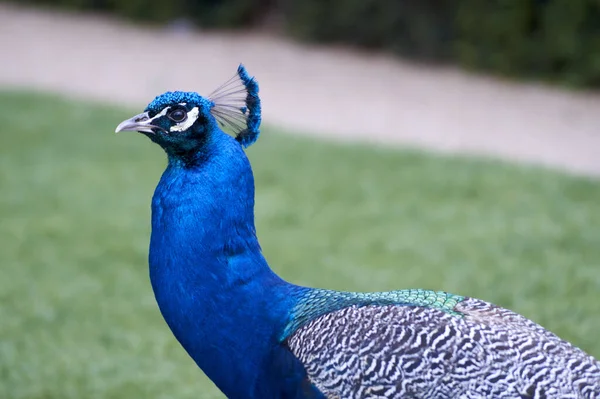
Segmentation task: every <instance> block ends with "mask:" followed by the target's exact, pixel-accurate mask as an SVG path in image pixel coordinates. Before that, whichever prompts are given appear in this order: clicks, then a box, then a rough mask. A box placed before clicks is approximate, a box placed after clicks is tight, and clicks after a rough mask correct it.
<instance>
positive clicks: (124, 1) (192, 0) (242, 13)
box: [13, 0, 270, 27]
mask: <svg viewBox="0 0 600 399" xmlns="http://www.w3.org/2000/svg"><path fill="white" fill-rule="evenodd" d="M13 1H15V2H17V3H20V4H23V3H25V4H41V5H45V6H53V7H61V8H67V9H75V10H82V11H89V10H92V11H104V12H110V13H113V14H115V15H118V16H122V17H125V18H129V19H132V20H137V21H145V22H168V21H171V20H173V19H176V18H187V19H189V20H191V21H193V22H195V23H196V24H198V25H200V26H203V27H240V26H247V25H250V24H252V23H253V22H254V21H255V20H256V19H258V18H260V16H261V15H262V13H263V11H264V8H265V5H266V4H268V3H269V2H270V0H20V1H19V0H13Z"/></svg>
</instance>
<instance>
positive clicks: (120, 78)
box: [0, 5, 600, 176]
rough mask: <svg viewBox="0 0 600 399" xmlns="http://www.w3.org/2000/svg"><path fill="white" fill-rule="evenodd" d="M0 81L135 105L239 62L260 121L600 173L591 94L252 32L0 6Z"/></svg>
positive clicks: (598, 98)
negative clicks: (260, 105)
mask: <svg viewBox="0 0 600 399" xmlns="http://www.w3.org/2000/svg"><path fill="white" fill-rule="evenodd" d="M0 54H3V57H2V59H3V62H0V85H2V86H19V87H23V86H25V87H33V88H41V89H49V90H55V91H60V92H63V93H69V94H74V95H78V96H85V97H91V98H96V99H102V100H109V101H113V102H123V103H127V104H129V105H132V106H134V107H138V108H139V107H141V106H143V105H145V104H146V103H148V102H149V101H150V100H151V99H152V98H153V97H154V96H155V95H156V94H158V93H160V92H162V91H166V90H175V89H183V90H194V91H198V92H200V93H208V92H210V91H212V89H213V88H215V87H216V86H217V85H218V84H219V83H220V82H221V81H223V80H225V79H227V78H229V77H230V76H232V75H233V73H234V72H235V68H236V67H237V65H238V63H239V62H244V64H246V66H247V67H248V69H249V71H250V73H252V74H254V75H255V76H256V77H257V78H258V80H259V82H260V84H261V93H262V97H263V101H264V116H265V120H266V121H267V122H268V123H269V124H271V125H278V126H281V127H284V128H286V129H291V130H293V131H297V132H307V133H311V132H312V133H311V134H316V135H328V136H330V137H335V138H340V139H360V140H368V141H373V142H379V143H390V144H409V145H416V146H422V147H426V148H430V149H434V150H440V151H451V152H467V153H477V154H487V155H493V156H499V157H503V158H509V159H512V160H519V161H525V162H534V163H541V164H545V165H549V166H553V167H558V168H564V169H567V170H570V171H572V172H577V173H584V174H591V175H596V176H600V95H589V94H574V93H568V92H562V91H559V90H555V89H550V88H544V87H538V86H529V85H516V84H507V83H504V82H499V81H496V80H493V79H489V78H481V77H475V76H469V75H466V74H464V73H461V72H458V71H455V70H449V69H435V68H425V67H418V66H414V65H409V64H406V63H402V62H399V61H397V60H395V59H392V58H391V57H387V56H373V55H368V54H359V53H357V52H352V51H347V50H340V49H333V50H332V49H329V48H327V49H325V48H318V47H312V46H305V45H300V44H294V43H291V42H289V41H285V40H281V39H275V38H271V37H265V36H263V35H260V34H224V33H218V34H217V33H202V32H200V33H198V32H196V33H182V32H175V31H172V30H170V31H166V30H161V29H149V28H147V29H144V28H139V27H134V26H131V25H127V24H125V23H122V22H118V21H114V20H111V19H107V18H102V17H94V16H85V17H82V16H73V15H68V14H62V13H52V12H42V11H36V10H27V9H22V8H15V7H13V6H7V5H0Z"/></svg>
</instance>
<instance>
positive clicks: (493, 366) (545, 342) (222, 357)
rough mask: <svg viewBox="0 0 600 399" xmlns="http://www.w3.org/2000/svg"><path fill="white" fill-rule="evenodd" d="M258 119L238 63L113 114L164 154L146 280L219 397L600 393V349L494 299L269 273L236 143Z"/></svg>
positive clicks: (249, 82)
mask: <svg viewBox="0 0 600 399" xmlns="http://www.w3.org/2000/svg"><path fill="white" fill-rule="evenodd" d="M260 122H261V108H260V99H259V97H258V84H257V82H256V80H255V79H254V78H252V77H250V76H249V75H248V73H247V72H246V70H245V68H244V67H243V66H241V65H240V67H239V68H238V73H237V75H236V77H235V78H234V79H232V80H230V81H228V82H226V83H225V84H224V85H223V86H221V87H220V88H219V89H217V90H216V91H215V92H214V93H213V94H211V95H210V96H208V97H207V98H205V97H202V96H200V95H198V94H197V93H189V92H168V93H165V94H163V95H160V96H158V97H156V98H155V99H154V100H153V101H152V102H151V103H150V104H149V105H148V107H147V108H146V110H145V111H144V112H143V113H141V114H139V115H136V116H134V117H133V118H131V119H129V120H126V121H124V122H122V123H121V124H120V125H119V126H118V127H117V131H121V130H133V131H138V132H141V133H143V134H145V135H146V136H148V137H149V138H150V139H151V140H152V141H154V142H155V143H157V144H159V145H160V146H161V147H162V148H163V149H164V150H165V152H166V153H167V155H168V159H169V163H168V166H167V168H166V170H165V171H164V173H163V175H162V177H161V179H160V182H159V184H158V186H157V187H156V190H155V192H154V196H153V199H152V234H151V238H150V253H149V265H150V280H151V284H152V288H153V290H154V294H155V296H156V301H157V303H158V306H159V308H160V311H161V313H162V315H163V317H164V319H165V321H166V322H167V324H168V325H169V327H170V328H171V330H172V332H173V334H174V335H175V337H176V338H177V340H178V341H179V342H180V343H181V345H182V346H183V347H184V348H185V350H186V351H187V352H188V354H189V355H190V356H191V357H192V358H193V359H194V361H195V362H196V363H197V364H198V366H199V367H200V368H201V369H202V370H203V371H204V372H205V373H206V374H207V376H208V377H209V378H210V379H211V380H212V381H213V382H214V383H215V384H216V385H217V386H218V387H219V389H221V390H222V391H223V392H224V393H225V395H227V397H229V398H246V399H248V398H249V399H254V398H256V399H269V398H290V399H300V398H315V399H317V398H319V399H324V398H372V397H373V398H374V397H378V398H434V399H435V398H440V399H441V398H448V397H469V398H475V397H498V398H525V397H531V398H534V397H540V398H541V397H559V396H560V395H562V396H565V395H567V394H568V395H571V394H577V395H580V396H577V397H583V398H596V397H600V364H599V363H598V362H596V361H595V360H594V359H592V358H591V357H589V356H588V355H586V354H584V353H583V352H581V351H580V350H579V349H577V348H574V347H573V346H571V345H570V344H568V343H565V342H564V341H561V340H560V339H558V338H557V337H556V336H554V335H553V334H551V333H549V332H547V331H546V330H544V329H543V328H541V327H539V326H537V325H536V324H535V323H533V322H530V321H529V320H526V319H525V318H523V317H521V316H519V315H516V314H514V313H512V312H510V311H507V310H504V309H501V308H498V307H496V306H494V305H491V304H487V303H485V302H482V301H477V300H474V299H471V298H464V297H461V296H456V295H452V294H448V293H445V292H433V291H427V290H400V291H393V292H387V293H351V292H335V291H328V290H317V289H311V288H306V287H300V286H296V285H293V284H290V283H288V282H286V281H284V280H282V279H281V278H280V277H279V276H277V275H276V274H275V273H274V272H273V271H272V270H271V269H270V268H269V266H268V264H267V261H266V260H265V258H264V257H263V255H262V252H261V248H260V245H259V242H258V239H257V237H256V231H255V225H254V177H253V174H252V169H251V166H250V163H249V161H248V159H247V157H246V155H245V153H244V150H243V148H244V147H247V146H248V145H251V144H252V143H254V142H255V141H256V139H257V138H258V135H259V126H260ZM219 126H221V127H222V128H224V129H228V130H231V131H232V132H233V133H234V135H235V137H232V136H229V135H228V134H226V133H225V132H224V131H223V130H221V128H220V127H219ZM506 342H509V343H510V344H509V345H507V344H506ZM536 348H545V349H543V350H544V351H546V352H545V354H544V355H543V356H541V358H540V356H538V355H534V354H536V353H538V352H536V351H539V349H536ZM530 351H534V352H532V353H533V354H531V353H530ZM515 376H519V378H516V377H515ZM553 394H556V395H555V396H552V395H553ZM559 394H560V395H559ZM543 395H546V396H543ZM557 395H558V396H557ZM596 395H597V396H596ZM574 397H575V396H574Z"/></svg>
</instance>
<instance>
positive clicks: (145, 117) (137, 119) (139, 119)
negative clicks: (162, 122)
mask: <svg viewBox="0 0 600 399" xmlns="http://www.w3.org/2000/svg"><path fill="white" fill-rule="evenodd" d="M145 120H148V117H147V116H140V117H139V118H136V119H135V121H136V122H144V121H145Z"/></svg>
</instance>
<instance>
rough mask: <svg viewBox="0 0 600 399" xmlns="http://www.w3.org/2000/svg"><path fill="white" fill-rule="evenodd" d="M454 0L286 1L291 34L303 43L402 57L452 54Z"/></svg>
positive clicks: (443, 57)
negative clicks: (337, 44) (387, 52)
mask: <svg viewBox="0 0 600 399" xmlns="http://www.w3.org/2000/svg"><path fill="white" fill-rule="evenodd" d="M454 2H455V1H454V0H288V1H287V2H286V3H285V5H284V13H285V17H286V22H287V26H288V30H289V32H290V33H291V34H292V35H294V36H296V37H299V38H301V39H304V40H314V41H319V42H341V43H349V44H356V45H359V46H366V47H372V48H387V49H391V50H393V51H394V52H396V53H399V54H401V55H403V56H409V57H414V58H418V59H431V60H445V59H448V58H450V56H451V55H452V39H453V37H452V23H453V20H454V7H453V5H454Z"/></svg>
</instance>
